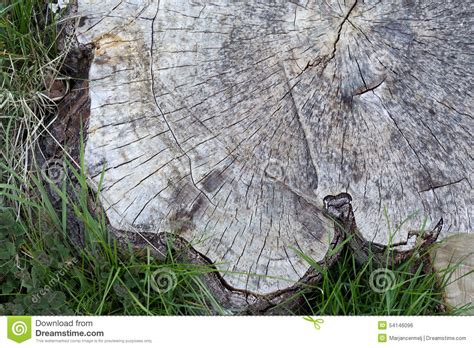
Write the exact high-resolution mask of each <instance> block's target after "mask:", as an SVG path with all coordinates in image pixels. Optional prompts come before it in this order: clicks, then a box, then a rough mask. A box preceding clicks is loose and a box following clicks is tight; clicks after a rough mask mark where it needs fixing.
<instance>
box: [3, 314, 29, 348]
mask: <svg viewBox="0 0 474 348" xmlns="http://www.w3.org/2000/svg"><path fill="white" fill-rule="evenodd" d="M7 337H8V339H10V340H12V341H15V342H17V343H22V342H25V341H27V340H29V339H30V338H31V317H26V316H21V317H8V319H7Z"/></svg>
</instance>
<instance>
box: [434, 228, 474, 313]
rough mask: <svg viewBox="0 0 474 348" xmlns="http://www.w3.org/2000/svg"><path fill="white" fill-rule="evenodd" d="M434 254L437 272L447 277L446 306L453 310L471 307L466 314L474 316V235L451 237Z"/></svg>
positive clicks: (463, 234) (462, 234) (464, 234)
mask: <svg viewBox="0 0 474 348" xmlns="http://www.w3.org/2000/svg"><path fill="white" fill-rule="evenodd" d="M432 254H433V255H432V256H433V266H434V268H435V270H437V271H438V272H439V273H440V274H443V275H445V280H444V281H445V282H446V284H447V286H446V291H445V301H446V304H447V305H448V306H449V307H451V308H453V307H454V308H460V307H462V306H470V308H469V310H468V311H467V312H466V313H465V314H468V315H474V307H472V306H473V305H474V235H472V234H466V233H461V234H457V235H454V236H451V237H449V238H447V239H446V240H444V241H443V242H442V243H441V244H440V245H439V247H438V248H437V249H435V250H434V251H433V253H432Z"/></svg>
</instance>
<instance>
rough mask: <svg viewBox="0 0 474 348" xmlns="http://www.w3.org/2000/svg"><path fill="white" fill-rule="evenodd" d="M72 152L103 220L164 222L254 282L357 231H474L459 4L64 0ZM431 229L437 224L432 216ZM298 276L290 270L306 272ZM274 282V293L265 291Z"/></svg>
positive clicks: (393, 238) (257, 291) (130, 227)
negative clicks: (75, 95) (69, 39)
mask: <svg viewBox="0 0 474 348" xmlns="http://www.w3.org/2000/svg"><path fill="white" fill-rule="evenodd" d="M77 14H78V16H79V17H80V18H81V19H80V21H79V24H78V26H77V28H76V37H77V39H78V41H79V42H80V43H82V44H93V46H94V59H93V61H92V64H91V68H90V73H89V78H90V86H89V88H90V97H91V114H90V120H89V124H88V129H87V143H86V153H85V161H86V166H87V170H88V173H89V175H90V177H91V178H92V180H93V181H94V182H95V183H96V184H98V183H99V181H100V180H101V176H102V175H101V174H102V173H103V175H104V176H103V184H102V186H101V187H100V197H101V202H102V205H103V207H104V209H105V210H106V212H107V217H108V219H109V221H110V224H111V225H112V226H113V227H115V228H117V229H120V230H125V231H131V232H138V233H144V232H149V233H161V232H172V233H174V234H175V235H177V236H179V237H181V238H183V239H184V240H186V241H188V242H189V243H191V244H192V246H193V248H194V249H195V250H196V251H197V252H198V253H199V254H200V255H202V256H204V257H205V258H206V259H208V260H210V261H211V262H212V263H214V264H215V265H216V267H217V268H218V269H219V271H220V274H221V276H222V282H223V283H224V284H226V286H227V289H231V290H232V291H240V292H242V293H246V294H252V296H255V297H259V296H260V297H266V298H270V297H271V296H274V295H275V294H281V293H282V292H284V291H286V290H288V289H291V288H294V287H295V286H296V285H297V284H298V282H299V281H301V280H305V281H308V279H309V278H308V277H307V276H308V272H311V271H310V270H309V266H308V264H307V262H305V261H304V260H303V259H302V258H301V257H300V256H299V255H298V251H301V252H303V253H304V254H306V255H308V256H309V257H311V258H313V259H314V260H315V261H317V262H321V263H324V262H325V260H327V254H328V252H329V250H330V248H331V243H332V244H334V243H335V242H337V238H338V236H337V234H338V233H337V228H336V227H337V226H335V222H334V220H333V219H331V218H329V217H327V216H326V214H325V211H326V212H329V213H330V214H331V215H332V216H333V217H336V218H338V217H339V218H340V217H341V214H342V213H341V211H340V210H339V208H340V207H341V206H343V205H344V204H346V205H347V204H352V212H353V216H354V217H355V223H356V229H355V230H356V233H357V235H358V236H359V238H360V239H361V240H362V241H365V242H370V243H373V244H374V245H378V246H382V247H385V246H390V247H394V248H399V249H400V250H406V249H410V248H412V247H413V245H414V242H413V240H412V239H411V238H410V236H412V235H415V234H416V233H417V232H418V231H421V230H425V229H426V230H433V229H434V228H435V226H438V229H439V228H441V224H440V221H443V222H444V224H443V228H442V230H441V236H442V237H444V236H446V235H448V234H451V233H453V232H459V231H463V232H471V231H472V219H471V211H472V185H471V182H472V173H473V161H472V155H470V154H469V153H470V152H471V149H472V133H473V131H474V127H473V118H472V115H471V109H472V96H471V91H472V63H473V58H472V54H471V50H470V43H469V39H468V38H469V37H471V36H472V35H471V34H472V27H473V23H472V21H473V20H472V18H474V16H473V4H471V3H459V2H454V1H441V0H434V1H421V0H419V1H417V0H396V1H390V2H385V1H377V0H369V1H363V0H350V1H349V0H347V1H336V0H327V1H309V0H304V1H302V0H295V1H245V2H243V1H237V2H234V1H219V0H218V1H213V2H210V1H176V0H174V1H173V0H167V1H163V0H162V1H127V2H125V1H119V0H117V1H96V0H89V1H87V0H78V6H77ZM438 232H439V231H438ZM305 277H306V278H305ZM275 296H276V295H275Z"/></svg>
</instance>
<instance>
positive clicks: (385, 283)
mask: <svg viewBox="0 0 474 348" xmlns="http://www.w3.org/2000/svg"><path fill="white" fill-rule="evenodd" d="M369 283H370V287H371V288H372V290H373V291H375V292H378V293H379V294H381V293H383V292H386V291H388V290H391V289H393V287H394V285H395V274H394V273H393V272H392V271H391V270H389V269H386V268H378V269H376V270H375V271H373V272H372V273H371V274H370V277H369Z"/></svg>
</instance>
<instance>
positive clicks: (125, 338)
mask: <svg viewBox="0 0 474 348" xmlns="http://www.w3.org/2000/svg"><path fill="white" fill-rule="evenodd" d="M473 327H474V317H448V316H445V317H407V316H406V317H368V316H365V317H339V316H338V317H315V316H313V317H296V316H294V317H66V316H64V317H46V316H33V317H26V316H16V317H13V316H11V317H10V316H9V317H0V347H18V344H19V343H21V347H33V346H39V347H41V346H42V347H54V346H57V347H65V346H78V345H81V346H85V347H114V346H119V345H120V346H126V345H131V344H133V345H134V346H143V347H206V348H214V347H215V348H223V347H225V348H233V347H239V348H243V347H244V348H246V347H249V348H250V347H259V346H261V347H271V348H276V347H285V348H288V347H309V345H314V344H325V343H327V344H332V345H334V344H337V345H338V346H339V345H347V346H352V347H374V346H378V347H385V346H398V347H405V346H406V347H421V346H423V345H426V346H427V345H428V344H429V346H430V347H433V346H439V347H463V346H469V347H473V346H474V330H473Z"/></svg>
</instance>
